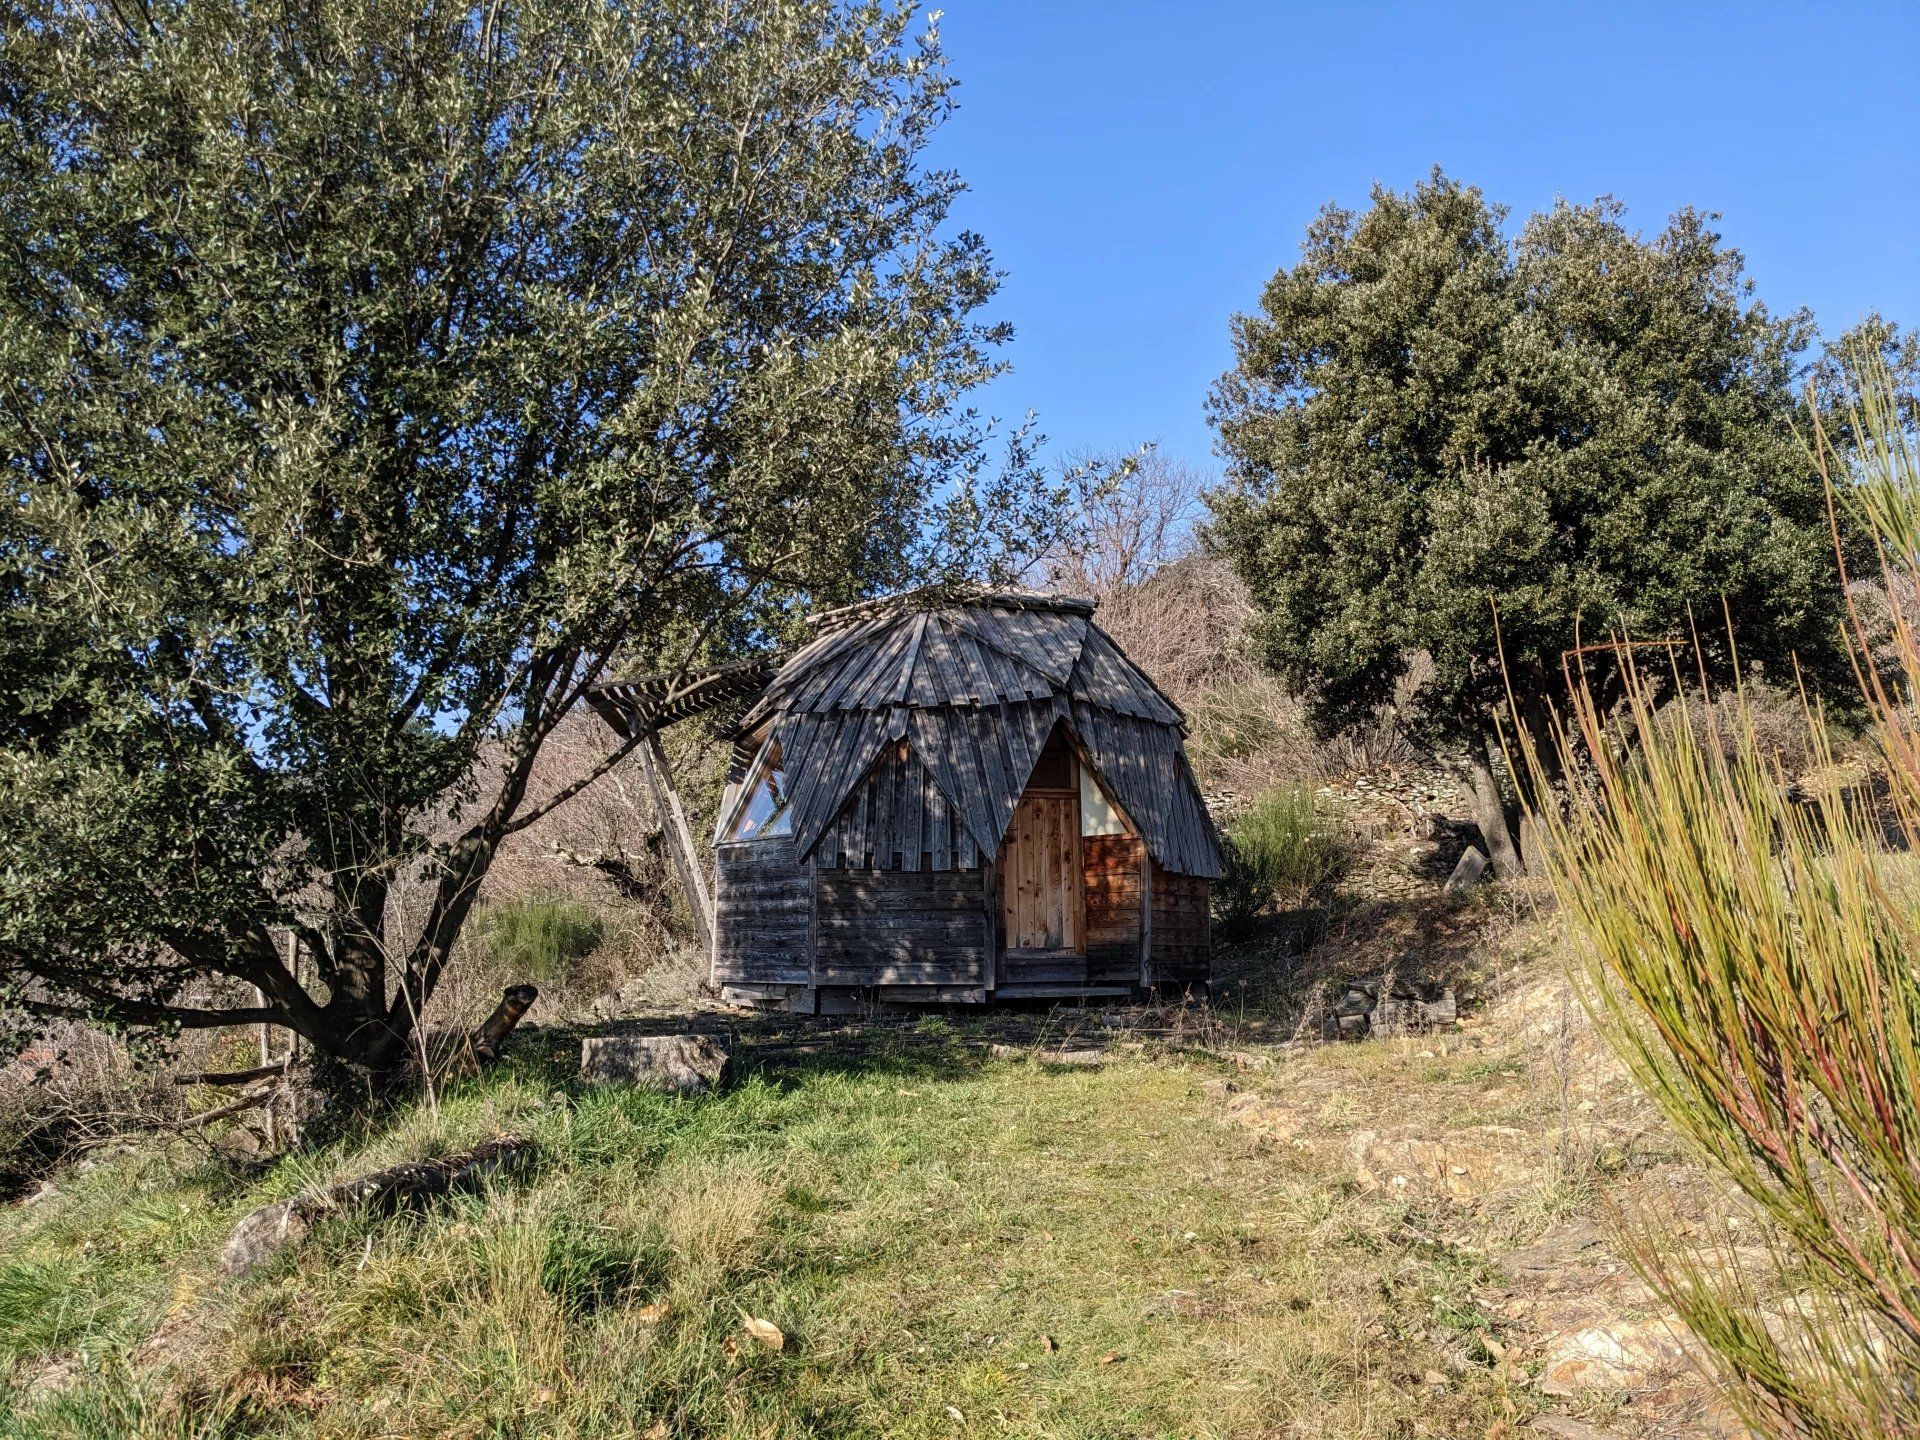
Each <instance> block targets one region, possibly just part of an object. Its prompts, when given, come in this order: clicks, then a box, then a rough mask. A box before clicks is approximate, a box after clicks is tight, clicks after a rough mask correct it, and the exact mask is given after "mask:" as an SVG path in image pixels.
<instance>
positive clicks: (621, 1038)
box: [580, 1035, 728, 1095]
mask: <svg viewBox="0 0 1920 1440" xmlns="http://www.w3.org/2000/svg"><path fill="white" fill-rule="evenodd" d="M727 1064H728V1060H727V1052H726V1050H725V1049H723V1048H722V1047H721V1045H720V1043H719V1041H717V1040H715V1039H714V1038H713V1037H712V1036H711V1035H594V1036H589V1037H588V1038H587V1039H585V1040H582V1041H581V1042H580V1078H581V1079H582V1080H585V1081H587V1082H588V1083H589V1084H594V1085H605V1084H618V1085H635V1086H638V1087H640V1088H641V1089H643V1090H664V1091H666V1092H667V1093H669V1094H672V1095H695V1094H698V1093H700V1092H701V1091H704V1090H713V1089H717V1088H718V1087H719V1085H720V1082H721V1081H722V1080H724V1079H725V1078H726V1074H727Z"/></svg>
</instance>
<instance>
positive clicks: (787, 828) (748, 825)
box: [723, 740, 793, 840]
mask: <svg viewBox="0 0 1920 1440" xmlns="http://www.w3.org/2000/svg"><path fill="white" fill-rule="evenodd" d="M792 833H793V815H792V812H791V810H790V809H789V807H788V805H787V777H786V772H785V771H783V770H782V769H781V768H780V743H779V742H778V741H777V740H769V741H768V742H767V743H766V745H765V746H764V747H762V749H761V751H760V754H759V755H758V756H757V757H756V758H755V760H754V762H753V768H752V769H751V770H749V771H748V772H747V782H746V784H745V785H744V786H742V787H741V799H740V802H739V805H738V807H737V808H736V809H735V810H734V812H733V823H732V824H731V825H729V826H728V827H727V833H726V835H725V836H724V837H723V838H724V839H726V840H769V839H772V838H774V837H776V836H780V835H791V834H792Z"/></svg>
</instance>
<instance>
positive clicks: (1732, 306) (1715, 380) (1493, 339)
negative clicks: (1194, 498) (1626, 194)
mask: <svg viewBox="0 0 1920 1440" xmlns="http://www.w3.org/2000/svg"><path fill="white" fill-rule="evenodd" d="M1504 218H1505V211H1503V210H1502V209H1500V208H1499V207H1497V206H1493V205H1490V204H1489V203H1487V201H1486V200H1485V199H1483V197H1482V196H1481V194H1480V192H1479V191H1478V190H1476V189H1473V188H1471V187H1469V186H1465V185H1462V184H1460V183H1459V182H1457V181H1455V180H1452V179H1449V178H1448V177H1446V176H1444V175H1442V174H1441V173H1439V172H1438V171H1436V172H1435V173H1434V175H1433V177H1432V178H1431V179H1430V180H1429V181H1427V182H1426V183H1423V184H1420V185H1417V186H1416V187H1415V188H1414V189H1413V191H1412V193H1410V194H1404V195H1403V194H1398V193H1395V192H1392V191H1389V190H1385V189H1376V190H1375V191H1374V194H1373V199H1372V204H1371V206H1370V207H1369V208H1368V209H1367V210H1365V211H1364V212H1361V213H1355V212H1353V211H1349V210H1343V209H1339V208H1334V207H1330V208H1328V209H1327V210H1326V211H1324V212H1323V213H1322V214H1321V215H1320V217H1319V218H1318V219H1317V220H1316V221H1315V222H1314V223H1313V225H1312V226H1311V227H1310V228H1309V230H1308V232H1307V236H1306V241H1305V244H1304V246H1303V251H1302V257H1301V260H1300V262H1299V263H1298V264H1297V265H1296V266H1294V267H1293V268H1291V269H1287V270H1282V271H1281V272H1280V273H1279V274H1277V275H1276V276H1274V278H1273V279H1272V281H1271V282H1269V284H1268V285H1267V287H1266V290H1265V292H1264V293H1263V294H1262V296H1261V303H1260V308H1259V310H1258V311H1257V312H1255V313H1253V314H1250V315H1242V316H1238V317H1236V319H1235V321H1234V326H1233V338H1234V346H1235V352H1236V355H1237V364H1236V366H1235V368H1234V369H1233V370H1232V371H1231V372H1230V373H1228V374H1227V375H1226V376H1224V377H1223V378H1222V379H1221V380H1220V382H1219V383H1218V385H1217V386H1216V387H1215V390H1214V392H1213V396H1212V400H1211V404H1210V415H1211V418H1212V420H1213V422H1214V424H1215V425H1216V426H1217V428H1218V430H1219V434H1220V440H1221V444H1222V446H1223V448H1224V450H1225V452H1226V454H1227V456H1228V458H1229V471H1228V478H1227V482H1226V484H1225V485H1224V486H1223V487H1222V489H1221V490H1219V491H1217V492H1215V493H1214V494H1213V495H1212V497H1211V499H1210V503H1211V505H1212V507H1213V512H1214V521H1213V526H1212V534H1213V536H1214V538H1215V540H1216V542H1217V543H1219V544H1220V545H1221V546H1222V547H1223V548H1224V549H1225V550H1226V551H1227V553H1228V554H1229V555H1230V556H1231V557H1232V559H1233V561H1234V563H1235V565H1236V567H1237V568H1238V569H1239V571H1240V573H1241V575H1242V576H1243V577H1244V578H1245V580H1246V582H1247V584H1248V585H1249V587H1250V588H1251V591H1252V595H1253V600H1254V603H1255V606H1256V608H1257V609H1258V611H1259V618H1258V621H1257V623H1256V626H1255V640H1256V643H1257V644H1258V646H1259V647H1260V648H1261V650H1262V652H1263V654H1264V656H1265V659H1266V660H1267V662H1268V663H1269V664H1270V665H1271V666H1272V667H1273V668H1274V669H1275V670H1276V671H1278V672H1279V673H1280V674H1281V675H1282V676H1283V677H1284V678H1285V679H1286V680H1287V681H1288V682H1289V683H1290V684H1291V685H1292V686H1294V687H1295V688H1296V689H1297V690H1298V691H1300V692H1301V693H1302V694H1303V695H1304V696H1305V697H1306V699H1307V701H1308V703H1309V706H1310V711H1311V714H1312V716H1313V718H1314V720H1315V721H1316V723H1317V724H1318V725H1319V726H1320V727H1321V728H1322V729H1323V730H1332V729H1335V728H1338V727H1341V726H1344V725H1347V724H1352V723H1357V722H1360V721H1364V720H1365V719H1367V718H1368V717H1369V716H1371V715H1372V714H1373V713H1374V712H1375V711H1376V710H1377V709H1378V708H1379V707H1381V706H1384V705H1386V704H1388V703H1390V702H1392V701H1393V700H1394V698H1395V697H1394V688H1395V686H1396V684H1397V683H1398V682H1399V681H1400V680H1401V679H1402V677H1403V676H1404V674H1405V673H1406V669H1407V666H1408V664H1409V661H1410V657H1411V656H1412V655H1414V654H1415V653H1417V652H1421V651H1425V652H1426V653H1427V654H1429V655H1431V657H1432V659H1433V665H1434V674H1433V678H1432V679H1431V681H1429V682H1428V683H1426V684H1425V685H1423V686H1422V687H1421V690H1420V692H1419V694H1418V696H1417V697H1416V700H1415V703H1414V706H1413V708H1412V710H1411V711H1410V712H1409V713H1408V714H1407V715H1406V717H1405V718H1406V719H1407V720H1408V721H1409V722H1410V723H1412V724H1414V725H1416V726H1419V727H1423V728H1425V729H1426V730H1427V731H1428V733H1429V734H1432V735H1437V736H1439V737H1441V738H1445V739H1448V740H1455V741H1457V740H1460V739H1463V738H1477V737H1478V736H1480V735H1481V734H1483V733H1484V732H1485V730H1486V728H1487V725H1488V717H1489V716H1490V715H1491V714H1492V713H1493V712H1494V711H1495V710H1496V709H1497V708H1499V707H1500V706H1502V705H1503V704H1504V702H1505V699H1506V681H1505V678H1503V674H1502V668H1501V664H1500V658H1501V652H1500V649H1499V647H1497V646H1496V637H1495V633H1494V624H1493V616H1492V613H1491V611H1490V609H1489V604H1488V602H1489V598H1490V597H1491V599H1492V601H1493V602H1494V604H1495V605H1496V606H1497V608H1498V614H1499V626H1500V636H1499V639H1500V640H1501V641H1502V642H1503V644H1504V654H1505V659H1506V661H1507V672H1506V673H1507V675H1508V676H1510V677H1511V678H1512V680H1513V683H1514V685H1515V687H1516V691H1517V693H1518V695H1519V696H1520V698H1521V700H1522V707H1523V711H1524V712H1525V713H1524V716H1523V718H1524V719H1526V720H1527V721H1528V723H1529V724H1532V725H1534V726H1535V728H1536V731H1537V730H1538V722H1539V720H1540V719H1541V705H1542V702H1544V700H1545V699H1546V697H1547V696H1548V695H1549V694H1550V693H1553V692H1555V691H1557V689H1558V688H1559V684H1560V675H1561V657H1562V653H1563V651H1565V650H1566V649H1567V647H1569V646H1571V645H1573V644H1574V643H1575V641H1576V639H1577V638H1578V637H1579V636H1580V635H1582V634H1584V635H1586V636H1587V637H1589V638H1596V637H1602V636H1604V635H1605V634H1606V633H1607V632H1608V631H1609V629H1611V628H1615V627H1624V628H1625V629H1627V630H1630V631H1632V632H1633V633H1634V634H1636V635H1639V636H1641V637H1644V638H1652V637H1663V636H1667V635H1671V634H1685V633H1687V630H1688V626H1689V621H1690V617H1693V616H1697V617H1699V619H1700V620H1701V622H1702V624H1701V628H1702V635H1703V640H1704V642H1705V648H1704V651H1703V655H1702V659H1703V660H1704V662H1705V663H1706V664H1707V665H1708V666H1709V668H1710V669H1712V670H1714V671H1715V672H1716V673H1720V674H1725V673H1728V670H1729V666H1730V663H1731V654H1732V652H1731V649H1730V647H1729V646H1728V644H1727V642H1726V639H1725V627H1724V625H1722V626H1720V633H1719V634H1718V635H1717V636H1708V635H1707V634H1706V633H1705V632H1706V631H1707V630H1708V629H1709V628H1712V627H1710V626H1709V625H1708V624H1707V622H1708V621H1713V622H1716V623H1717V622H1720V621H1721V620H1722V619H1723V617H1730V618H1731V624H1732V632H1733V636H1734V637H1735V639H1737V641H1738V643H1739V647H1740V653H1741V655H1742V657H1743V658H1744V659H1746V660H1749V661H1753V662H1758V663H1763V664H1765V665H1766V666H1767V667H1768V668H1769V670H1770V671H1775V672H1777V673H1778V674H1779V675H1780V676H1783V677H1787V678H1790V677H1791V676H1792V673H1793V672H1792V669H1791V666H1790V664H1789V660H1788V657H1789V656H1790V655H1794V654H1797V655H1798V657H1799V659H1800V661H1801V664H1802V667H1803V670H1804V671H1805V672H1806V673H1807V674H1808V675H1809V676H1811V677H1813V678H1815V679H1816V680H1821V679H1830V678H1836V677H1844V676H1845V675H1846V673H1847V671H1846V668H1845V659H1844V654H1843V650H1842V647H1841V646H1840V644H1839V642H1838V638H1837V630H1838V618H1839V613H1840V612H1839V604H1840V601H1839V590H1838V587H1837V586H1836V584H1835V566H1834V561H1833V554H1832V548H1831V544H1830V542H1829V538H1828V531H1827V517H1826V510H1825V504H1824V499H1823V496H1822V493H1821V487H1820V483H1819V478H1818V476H1817V474H1816V473H1815V470H1814V467H1813V466H1812V464H1811V463H1810V462H1809V460H1808V458H1807V455H1806V453H1805V450H1804V447H1803V446H1802V445H1801V443H1800V442H1799V440H1798V439H1797V438H1796V436H1795V433H1794V424H1793V421H1794V414H1795V406H1796V404H1797V395H1796V390H1795V387H1796V384H1797V382H1798V380H1799V378H1800V377H1801V374H1802V358H1803V356H1804V354H1805V352H1806V350H1807V347H1808V346H1809V344H1810V343H1811V340H1812V335H1813V331H1812V324H1811V320H1810V319H1809V317H1808V316H1806V315H1805V314H1794V315H1789V316H1785V317H1776V316H1773V315H1771V314H1769V313H1768V311H1767V310H1766V308H1765V307H1764V306H1763V305H1761V304H1760V303H1758V302H1757V301H1755V300H1754V299H1753V298H1752V297H1751V294H1750V289H1751V287H1750V284H1749V283H1748V282H1747V281H1746V280H1745V279H1744V278H1743V276H1742V273H1741V259H1740V256H1739V255H1738V254H1737V253H1736V252H1734V251H1732V250H1730V249H1728V248H1726V247H1725V246H1724V245H1722V243H1721V241H1720V237H1719V236H1718V235H1717V234H1715V233H1714V231H1713V230H1712V229H1711V228H1710V226H1709V220H1710V218H1711V217H1708V216H1704V215H1701V214H1699V213H1697V212H1695V211H1692V210H1682V211H1680V212H1678V213H1677V214H1675V215H1674V216H1673V217H1672V219H1671V220H1670V221H1669V222H1668V224H1667V226H1666V228H1665V229H1664V230H1662V231H1661V232H1660V233H1659V234H1658V235H1656V236H1654V237H1652V238H1650V239H1649V238H1644V237H1642V236H1640V235H1638V234H1636V233H1634V232H1632V231H1629V230H1628V229H1627V228H1626V226H1625V224H1624V222H1623V220H1622V208H1621V206H1620V205H1619V204H1618V203H1616V202H1614V201H1611V200H1601V201H1598V202H1596V203H1594V204H1592V205H1588V206H1576V205H1569V204H1565V203H1562V204H1559V205H1557V206H1555V207H1554V208H1553V209H1552V210H1550V211H1548V212H1546V213H1543V214H1540V215H1536V216H1534V217H1532V218H1531V219H1530V220H1529V221H1528V222H1527V223H1526V224H1525V225H1524V226H1523V227H1522V228H1521V230H1520V232H1519V234H1518V235H1517V237H1515V238H1512V239H1509V238H1508V237H1507V236H1506V235H1505V234H1504V233H1503V232H1502V229H1501V222H1502V221H1503V219H1504ZM1723 602H1724V607H1725V608H1724V610H1723Z"/></svg>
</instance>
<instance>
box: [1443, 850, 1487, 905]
mask: <svg viewBox="0 0 1920 1440" xmlns="http://www.w3.org/2000/svg"><path fill="white" fill-rule="evenodd" d="M1486 874H1487V857H1486V856H1485V855H1483V854H1481V853H1480V850H1479V847H1478V846H1474V845H1469V846H1468V847H1467V849H1466V853H1465V854H1463V855H1462V856H1461V857H1460V862H1459V864H1457V865H1455V866H1454V867H1453V873H1452V874H1451V875H1449V876H1448V877H1447V883H1446V884H1445V885H1444V886H1443V887H1442V889H1444V890H1445V892H1446V893H1447V894H1449V895H1464V894H1466V893H1467V891H1469V890H1471V889H1472V888H1473V887H1474V886H1476V885H1478V884H1479V883H1480V882H1481V881H1482V880H1483V879H1485V878H1486Z"/></svg>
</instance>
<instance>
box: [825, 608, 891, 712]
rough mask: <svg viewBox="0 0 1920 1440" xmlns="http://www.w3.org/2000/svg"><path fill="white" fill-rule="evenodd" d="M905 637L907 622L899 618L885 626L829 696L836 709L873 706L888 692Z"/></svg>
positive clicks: (876, 707) (880, 701)
mask: <svg viewBox="0 0 1920 1440" xmlns="http://www.w3.org/2000/svg"><path fill="white" fill-rule="evenodd" d="M908 638H909V626H908V625H907V624H906V622H904V621H901V622H898V623H896V624H894V625H892V626H889V627H888V629H887V631H886V633H885V634H883V635H881V636H879V637H878V638H877V639H876V640H875V641H874V642H873V644H872V645H870V646H869V647H868V648H867V650H866V652H865V654H864V655H863V656H862V661H863V663H862V664H861V665H860V666H859V668H857V669H856V670H855V671H854V672H853V674H852V676H851V677H849V679H848V680H847V683H846V684H845V685H844V686H843V687H841V689H840V691H839V692H838V693H837V694H836V695H835V696H834V697H833V707H834V709H836V710H877V709H879V708H880V707H881V706H882V705H883V704H885V697H886V696H887V695H889V694H891V693H892V689H893V681H894V677H895V675H896V673H897V672H896V667H897V665H898V664H899V660H900V656H901V655H902V654H903V653H904V651H905V650H906V646H907V640H908Z"/></svg>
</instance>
